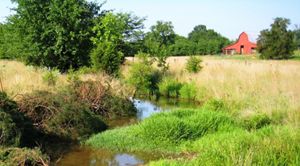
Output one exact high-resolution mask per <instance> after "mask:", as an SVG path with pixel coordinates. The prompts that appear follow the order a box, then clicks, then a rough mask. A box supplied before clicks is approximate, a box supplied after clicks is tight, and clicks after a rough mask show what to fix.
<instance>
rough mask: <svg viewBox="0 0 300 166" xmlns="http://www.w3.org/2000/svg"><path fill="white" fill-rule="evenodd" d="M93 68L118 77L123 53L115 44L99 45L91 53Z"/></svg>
mask: <svg viewBox="0 0 300 166" xmlns="http://www.w3.org/2000/svg"><path fill="white" fill-rule="evenodd" d="M91 59H92V64H93V68H95V69H96V70H101V71H103V72H105V73H106V74H109V75H114V76H117V75H118V74H119V69H120V65H121V64H122V62H123V59H124V58H123V53H122V52H120V51H118V50H117V49H116V46H114V44H113V43H110V42H106V43H99V44H98V45H97V47H96V48H95V49H94V50H93V51H92V52H91Z"/></svg>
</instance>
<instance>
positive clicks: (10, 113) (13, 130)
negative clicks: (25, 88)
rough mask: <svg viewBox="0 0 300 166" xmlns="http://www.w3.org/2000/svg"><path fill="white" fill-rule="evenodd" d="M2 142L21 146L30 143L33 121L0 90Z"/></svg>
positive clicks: (5, 144)
mask: <svg viewBox="0 0 300 166" xmlns="http://www.w3.org/2000/svg"><path fill="white" fill-rule="evenodd" d="M0 120H1V121H0V144H1V146H19V145H22V146H24V145H26V144H27V143H29V140H30V137H32V136H33V132H34V131H32V124H31V122H30V121H29V120H28V119H27V118H26V117H25V116H24V115H23V114H22V113H20V112H19V111H18V106H17V103H16V102H14V101H12V100H10V99H9V98H8V97H7V95H6V93H4V92H0Z"/></svg>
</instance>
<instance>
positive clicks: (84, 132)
mask: <svg viewBox="0 0 300 166" xmlns="http://www.w3.org/2000/svg"><path fill="white" fill-rule="evenodd" d="M46 124H47V125H48V126H49V130H50V132H51V133H56V134H57V133H61V134H60V135H62V136H66V137H68V138H73V139H75V140H76V139H82V138H87V136H89V135H91V134H94V133H98V132H101V131H104V130H105V129H106V128H107V126H106V124H105V123H104V122H103V121H102V120H101V118H100V117H99V116H97V115H95V114H94V113H93V112H91V111H90V110H89V109H88V107H84V106H82V104H81V103H70V104H69V103H67V104H65V105H63V106H62V111H61V112H59V113H58V114H57V115H55V116H54V117H53V118H51V119H50V120H49V121H48V122H46Z"/></svg>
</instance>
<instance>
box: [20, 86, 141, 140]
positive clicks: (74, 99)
mask: <svg viewBox="0 0 300 166" xmlns="http://www.w3.org/2000/svg"><path fill="white" fill-rule="evenodd" d="M19 107H20V111H21V112H23V113H24V114H25V115H26V116H27V117H28V118H30V119H31V120H32V122H33V123H34V124H36V125H35V128H36V129H37V130H38V131H39V132H41V133H43V134H49V135H56V136H59V137H63V138H64V137H65V138H76V139H77V138H79V139H80V138H85V137H86V136H88V135H91V134H93V133H97V132H100V131H103V130H105V129H106V125H105V124H104V123H103V121H102V120H101V118H100V117H103V118H113V117H115V116H125V115H128V116H129V115H133V114H135V113H136V109H135V108H134V106H133V104H132V103H131V102H130V101H129V100H128V99H124V98H121V97H116V96H113V95H112V94H111V93H110V92H109V91H108V90H107V88H106V87H104V86H103V85H102V84H101V83H100V82H92V81H88V82H80V83H79V84H77V85H70V86H69V87H67V88H65V89H62V90H61V91H58V92H57V93H50V92H44V91H35V92H33V93H31V94H26V95H23V97H22V98H20V100H19Z"/></svg>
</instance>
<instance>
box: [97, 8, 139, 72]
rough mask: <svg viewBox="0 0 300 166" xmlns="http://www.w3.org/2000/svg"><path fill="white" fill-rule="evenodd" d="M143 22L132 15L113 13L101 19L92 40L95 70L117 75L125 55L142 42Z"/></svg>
mask: <svg viewBox="0 0 300 166" xmlns="http://www.w3.org/2000/svg"><path fill="white" fill-rule="evenodd" d="M143 20H144V19H141V18H138V17H136V16H133V15H132V14H128V13H117V14H114V13H112V12H109V13H106V15H105V16H104V17H103V18H101V19H99V20H98V21H97V23H96V25H95V26H94V27H93V32H94V33H95V36H94V37H92V38H91V40H92V41H93V43H94V45H95V48H94V49H93V51H92V53H91V58H92V63H93V66H94V68H96V69H100V70H102V71H104V72H106V73H107V74H111V75H116V74H118V70H119V67H120V64H121V63H122V62H123V60H124V55H128V54H129V52H131V51H129V48H128V47H130V46H131V45H132V43H134V42H137V41H139V40H140V37H139V35H140V34H142V31H141V29H142V28H143Z"/></svg>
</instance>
